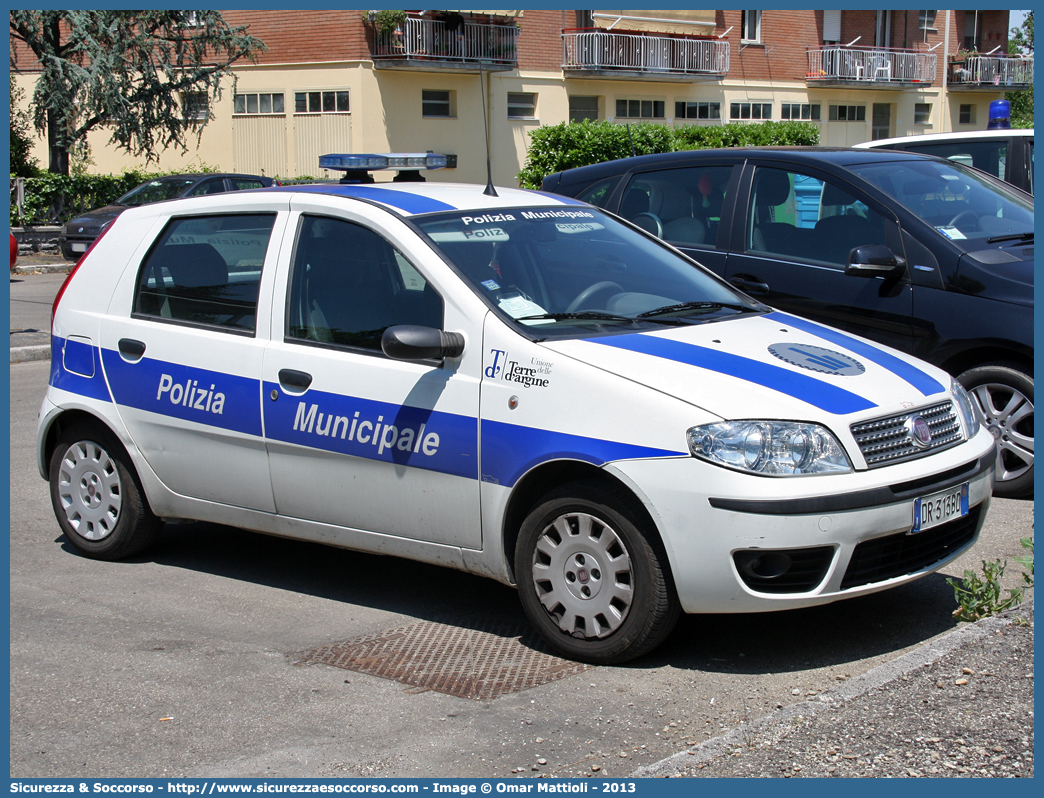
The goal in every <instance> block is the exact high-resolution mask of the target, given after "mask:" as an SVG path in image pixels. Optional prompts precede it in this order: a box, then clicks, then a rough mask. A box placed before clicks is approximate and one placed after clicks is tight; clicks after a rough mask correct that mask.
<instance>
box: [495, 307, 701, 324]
mask: <svg viewBox="0 0 1044 798" xmlns="http://www.w3.org/2000/svg"><path fill="white" fill-rule="evenodd" d="M542 319H550V320H553V321H568V320H569V319H580V320H585V319H587V320H591V321H625V322H627V323H628V324H637V323H638V322H640V321H646V322H652V323H654V324H675V325H677V324H686V322H685V321H683V320H682V319H643V318H641V316H640V315H639V316H621V315H619V314H616V313H602V312H600V311H597V310H578V311H574V312H572V313H541V314H540V315H539V316H522V317H521V318H518V319H515V321H539V320H542Z"/></svg>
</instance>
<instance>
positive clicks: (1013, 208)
mask: <svg viewBox="0 0 1044 798" xmlns="http://www.w3.org/2000/svg"><path fill="white" fill-rule="evenodd" d="M849 169H850V170H851V171H853V172H855V173H856V174H858V175H860V176H861V177H863V178H865V179H866V180H869V181H870V182H871V183H873V184H874V185H875V186H877V187H878V188H880V189H881V190H882V191H884V192H885V193H886V194H890V195H891V196H892V197H894V198H895V199H897V200H898V201H899V202H901V203H902V204H903V205H905V206H906V207H907V208H909V209H910V210H911V211H913V212H914V213H916V214H917V215H918V216H920V217H921V218H922V219H923V220H924V221H926V222H927V223H928V224H930V225H931V226H932V227H934V228H935V229H936V230H937V231H938V232H939V234H940V235H943V236H946V238H948V239H950V240H951V241H953V242H954V243H955V244H957V246H959V247H961V248H962V249H963V250H964V251H965V252H970V251H973V250H977V249H981V248H982V245H983V243H996V242H997V241H1002V240H1009V241H1010V240H1012V239H1018V238H1024V239H1027V240H1028V239H1029V238H1032V236H1033V199H1032V197H1027V196H1025V195H1024V194H1022V193H1021V192H1019V191H1017V190H1016V189H1012V188H1009V187H1008V186H1007V185H1005V184H1002V183H999V182H995V181H992V180H990V179H989V178H988V177H986V176H985V175H983V174H982V173H980V172H978V171H977V170H975V169H969V168H967V167H965V166H962V165H961V164H958V163H954V162H952V161H929V160H924V161H921V160H917V161H912V160H911V161H889V162H886V163H870V164H857V165H855V166H850V167H849Z"/></svg>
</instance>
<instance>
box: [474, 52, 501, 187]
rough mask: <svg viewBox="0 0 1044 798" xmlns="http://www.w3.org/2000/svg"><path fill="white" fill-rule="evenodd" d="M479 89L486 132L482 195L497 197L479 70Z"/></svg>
mask: <svg viewBox="0 0 1044 798" xmlns="http://www.w3.org/2000/svg"><path fill="white" fill-rule="evenodd" d="M479 88H480V89H481V93H482V129H483V130H484V131H485V132H486V190H485V191H483V192H482V193H483V194H485V195H486V196H487V197H499V196H500V195H499V194H497V190H496V189H495V188H493V164H492V162H491V161H490V158H489V123H488V121H487V117H486V73H485V72H483V71H482V70H481V69H479Z"/></svg>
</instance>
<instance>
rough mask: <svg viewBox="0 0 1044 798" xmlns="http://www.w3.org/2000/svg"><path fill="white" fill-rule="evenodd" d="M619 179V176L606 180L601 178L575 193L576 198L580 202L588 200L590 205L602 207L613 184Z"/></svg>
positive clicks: (611, 190)
mask: <svg viewBox="0 0 1044 798" xmlns="http://www.w3.org/2000/svg"><path fill="white" fill-rule="evenodd" d="M619 179H620V178H619V177H611V178H609V179H608V180H601V181H599V182H597V183H595V184H594V185H593V186H588V187H587V188H585V189H584V190H583V191H581V192H580V193H579V194H577V195H576V198H577V199H578V200H580V201H581V202H590V203H591V204H592V205H597V206H598V207H599V208H604V207H605V203H606V202H608V201H609V195H610V194H612V192H613V186H615V185H616V182H617V181H618V180H619Z"/></svg>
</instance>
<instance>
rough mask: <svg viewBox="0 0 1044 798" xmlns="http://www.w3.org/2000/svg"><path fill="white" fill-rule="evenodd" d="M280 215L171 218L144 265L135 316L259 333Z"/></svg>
mask: <svg viewBox="0 0 1044 798" xmlns="http://www.w3.org/2000/svg"><path fill="white" fill-rule="evenodd" d="M274 223H275V214H267V213H265V214H260V213H252V214H232V215H222V216H193V217H188V218H179V219H171V221H170V223H169V224H168V225H167V227H166V229H165V230H164V231H163V233H162V234H161V235H160V237H159V239H158V240H157V241H156V244H155V245H154V246H153V248H152V250H151V251H150V252H149V255H148V257H146V258H145V261H144V262H143V263H142V264H141V270H140V271H139V272H138V283H137V287H136V289H135V293H134V315H135V316H138V317H146V318H154V319H157V320H163V321H170V322H181V323H184V324H192V325H205V326H208V327H217V328H220V329H224V330H228V331H234V332H242V333H253V332H254V328H255V324H256V322H257V294H258V287H259V286H260V284H261V268H262V266H263V265H264V262H265V251H266V250H267V249H268V240H269V238H271V235H272V225H273V224H274Z"/></svg>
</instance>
